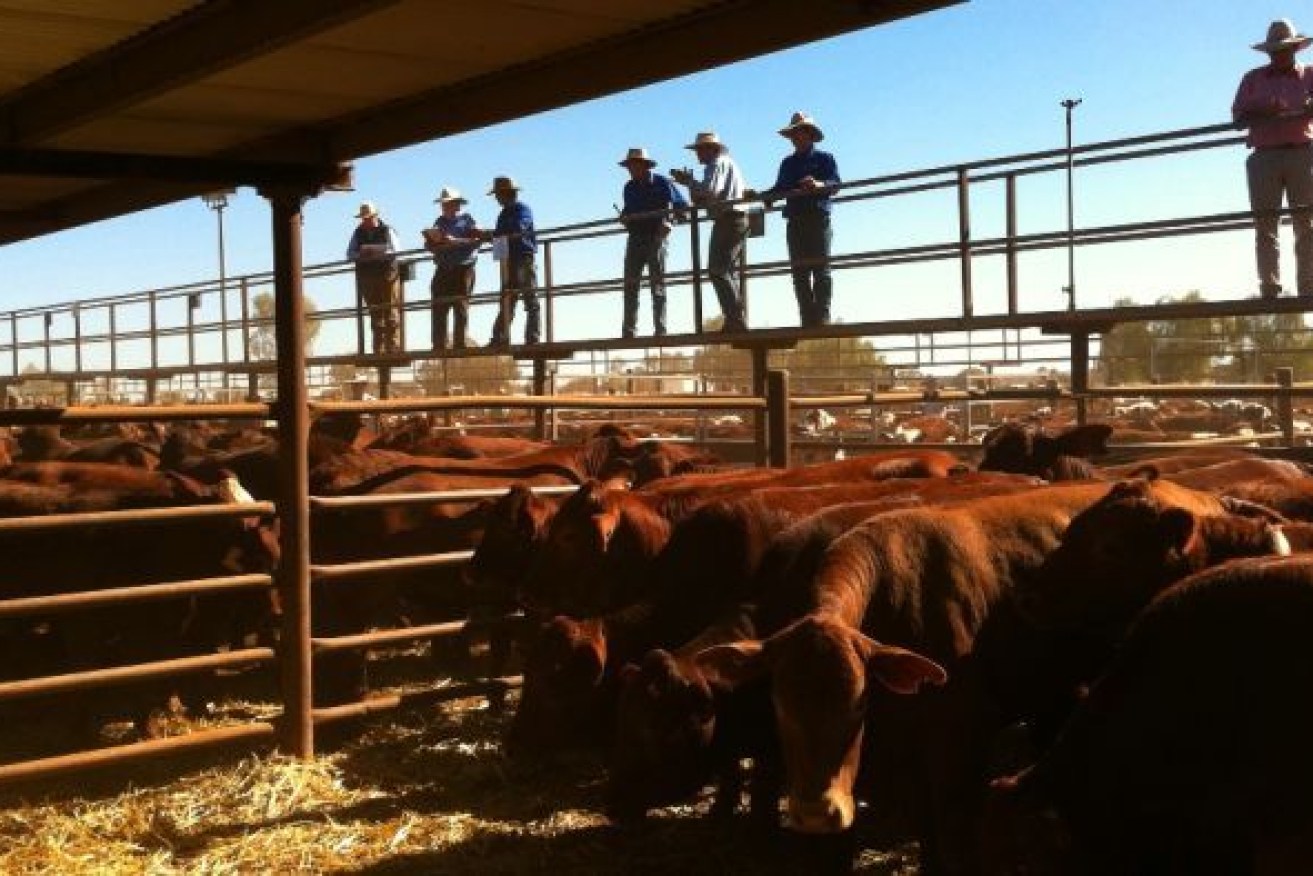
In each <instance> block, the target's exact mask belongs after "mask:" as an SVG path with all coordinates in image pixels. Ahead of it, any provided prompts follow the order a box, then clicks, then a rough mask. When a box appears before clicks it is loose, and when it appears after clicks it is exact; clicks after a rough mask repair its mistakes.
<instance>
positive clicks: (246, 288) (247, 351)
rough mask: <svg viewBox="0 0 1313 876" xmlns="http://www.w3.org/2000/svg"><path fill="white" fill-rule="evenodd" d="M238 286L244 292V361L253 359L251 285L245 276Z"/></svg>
mask: <svg viewBox="0 0 1313 876" xmlns="http://www.w3.org/2000/svg"><path fill="white" fill-rule="evenodd" d="M238 288H239V289H240V290H241V293H242V361H243V362H250V361H251V287H250V285H249V284H248V283H247V281H246V278H245V277H243V278H242V281H241V283H240V284H239V286H238Z"/></svg>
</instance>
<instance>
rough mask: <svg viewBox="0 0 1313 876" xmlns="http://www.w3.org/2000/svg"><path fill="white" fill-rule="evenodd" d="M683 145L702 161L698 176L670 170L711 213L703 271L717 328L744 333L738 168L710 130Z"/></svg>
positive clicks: (743, 225) (744, 221)
mask: <svg viewBox="0 0 1313 876" xmlns="http://www.w3.org/2000/svg"><path fill="white" fill-rule="evenodd" d="M685 148H687V149H692V150H693V152H694V153H695V154H696V155H697V157H698V162H699V163H700V164H701V165H702V179H700V180H698V179H695V178H694V177H693V174H692V173H690V172H689V171H687V170H672V171H671V172H670V175H671V176H672V177H674V179H675V181H676V182H678V183H681V184H683V185H686V186H688V191H689V195H690V197H691V200H692V201H693V203H694V204H697V205H698V206H699V207H704V208H706V211H707V215H708V216H710V217H711V242H710V243H709V244H708V245H707V275H708V276H709V277H710V278H711V285H712V287H713V288H714V289H715V290H716V298H717V299H719V301H720V313H721V315H722V317H723V318H724V327H723V328H722V331H726V332H745V331H747V330H748V323H747V316H746V314H745V313H744V308H743V294H742V292H741V290H740V289H739V267H740V265H741V263H742V261H743V246H744V243H745V242H746V241H747V239H748V214H747V211H746V210H745V209H744V205H743V204H739V203H735V202H736V201H739V200H741V199H742V198H743V194H744V192H745V191H746V187H745V184H744V182H743V173H742V171H740V170H739V166H738V165H737V164H736V163H735V162H734V159H732V158H730V157H729V147H728V146H726V145H725V144H724V143H722V142H720V138H719V137H717V136H716V133H715V132H714V131H704V132H702V133H700V134H698V135H697V137H696V138H694V140H693V142H692V143H690V144H688V146H686V147H685Z"/></svg>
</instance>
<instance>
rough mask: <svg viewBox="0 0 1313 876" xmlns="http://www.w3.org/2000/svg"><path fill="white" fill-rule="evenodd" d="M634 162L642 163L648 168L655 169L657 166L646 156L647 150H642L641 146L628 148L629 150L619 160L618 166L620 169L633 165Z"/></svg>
mask: <svg viewBox="0 0 1313 876" xmlns="http://www.w3.org/2000/svg"><path fill="white" fill-rule="evenodd" d="M635 161H638V162H642V163H643V164H645V165H647V166H648V167H656V164H657V163H656V161H655V160H654V159H653V158H652V157H651V156H649V155H648V154H647V150H646V149H644V148H643V147H642V146H634V147H632V148H630V150H629V151H628V152H626V153H625V157H624V158H622V159H620V161H619V162H618V164H619V165H620V166H621V167H628V166H629V165H631V164H633V163H634V162H635Z"/></svg>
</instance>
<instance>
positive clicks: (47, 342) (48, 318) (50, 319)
mask: <svg viewBox="0 0 1313 876" xmlns="http://www.w3.org/2000/svg"><path fill="white" fill-rule="evenodd" d="M54 321H55V315H54V313H52V312H51V311H49V310H47V311H46V313H45V358H46V373H47V374H49V373H50V325H51V323H53V322H54Z"/></svg>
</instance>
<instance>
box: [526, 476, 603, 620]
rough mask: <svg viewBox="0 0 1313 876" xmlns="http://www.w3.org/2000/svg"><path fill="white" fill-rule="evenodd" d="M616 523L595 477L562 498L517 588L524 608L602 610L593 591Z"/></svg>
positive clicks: (600, 600) (574, 611)
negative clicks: (520, 590) (525, 574)
mask: <svg viewBox="0 0 1313 876" xmlns="http://www.w3.org/2000/svg"><path fill="white" fill-rule="evenodd" d="M619 522H620V511H619V509H618V507H617V506H616V503H615V502H612V501H609V500H608V498H607V490H606V488H605V487H604V486H603V485H602V484H600V483H598V482H597V481H588V482H587V483H585V484H583V485H582V486H580V487H579V489H578V490H577V491H576V492H575V493H574V494H573V495H571V496H570V497H569V498H568V499H566V500H565V501H564V502H562V503H561V506H560V508H559V509H558V510H557V512H556V515H555V516H554V517H552V519H551V521H550V523H548V525H547V528H546V532H545V534H544V536H543V538H542V540H541V542H540V543H539V545H538V548H537V550H536V551H534V556H533V561H532V563H531V565H530V568H529V570H528V574H527V576H526V578H525V581H524V588H523V593H522V599H523V602H524V604H525V607H526V608H533V609H537V610H544V611H551V612H557V611H559V612H566V613H569V614H577V615H590V614H598V613H599V612H600V611H601V610H603V606H604V604H605V599H604V594H602V593H600V592H598V590H599V588H600V587H601V586H602V585H601V582H602V581H603V579H604V577H605V566H606V554H607V551H608V549H609V548H610V546H611V539H612V537H613V536H614V535H615V531H616V528H617V526H618V525H619Z"/></svg>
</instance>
